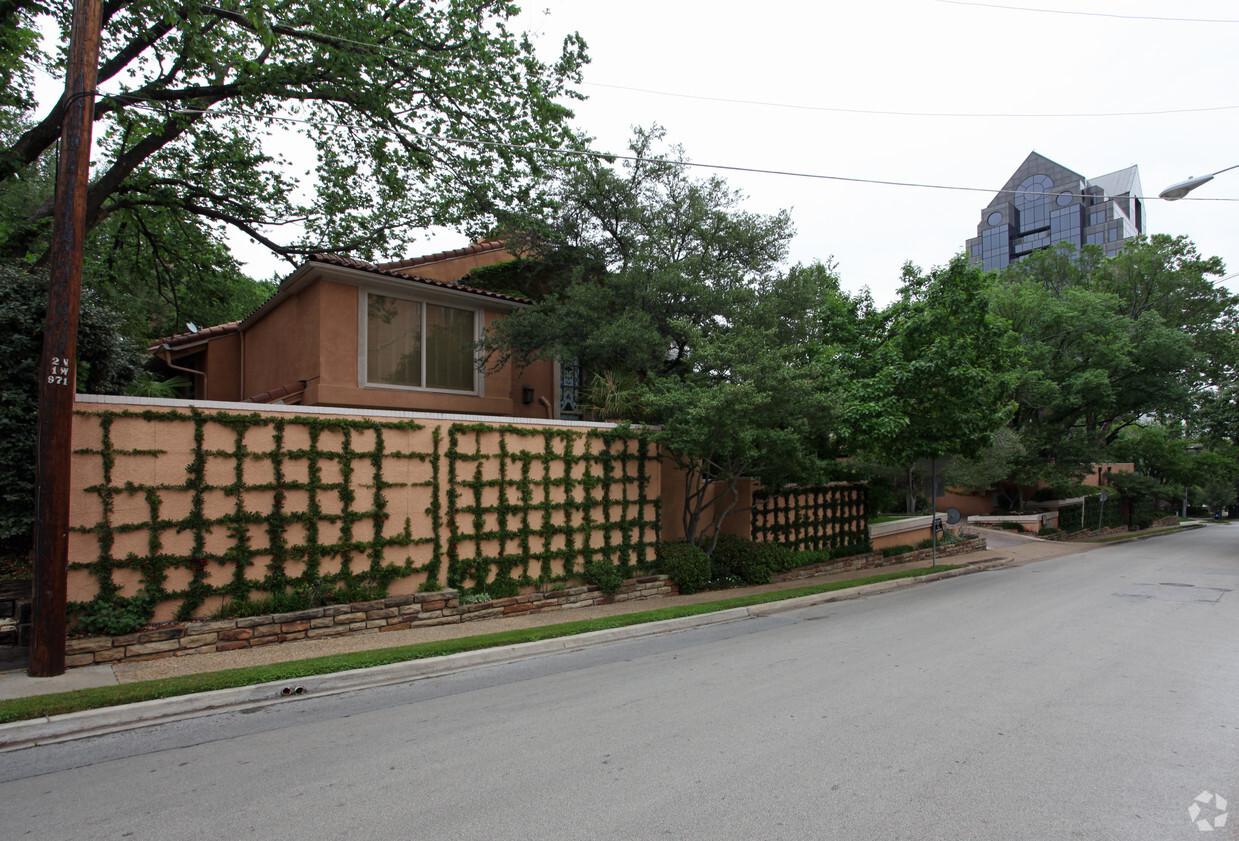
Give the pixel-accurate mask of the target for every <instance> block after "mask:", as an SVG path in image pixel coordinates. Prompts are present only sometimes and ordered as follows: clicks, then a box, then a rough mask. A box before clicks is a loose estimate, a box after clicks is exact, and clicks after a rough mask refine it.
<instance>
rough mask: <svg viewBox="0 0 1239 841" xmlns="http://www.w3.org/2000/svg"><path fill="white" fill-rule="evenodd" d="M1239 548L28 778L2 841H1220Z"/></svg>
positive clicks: (791, 621)
mask: <svg viewBox="0 0 1239 841" xmlns="http://www.w3.org/2000/svg"><path fill="white" fill-rule="evenodd" d="M1237 543H1239V531H1235V530H1234V529H1233V528H1225V527H1218V528H1204V529H1199V530H1196V531H1192V532H1188V533H1183V534H1174V535H1168V536H1165V537H1160V538H1154V539H1150V540H1143V541H1135V542H1130V543H1125V544H1121V545H1113V546H1106V547H1103V548H1099V549H1096V550H1093V551H1089V552H1087V553H1082V554H1066V555H1061V556H1059V557H1048V558H1042V559H1041V560H1039V561H1037V562H1032V561H1031V559H1030V558H1025V559H1024V560H1022V561H1021V562H1019V563H1013V564H1011V565H1009V566H1007V567H1005V568H995V569H993V570H992V571H988V572H985V573H982V574H976V575H964V576H958V577H956V578H954V579H952V580H947V581H941V582H937V583H932V584H927V585H925V586H908V587H902V588H899V589H896V590H892V591H890V592H887V593H885V594H883V595H881V596H880V597H876V598H858V599H851V600H847V601H840V602H831V603H825V604H819V605H815V606H810V607H801V608H798V609H793V610H786V611H779V612H772V613H768V614H765V615H752V616H749V617H748V618H745V619H743V620H739V621H730V622H724V623H716V624H710V625H704V626H697V627H687V628H683V629H681V630H679V631H677V632H674V633H663V634H658V635H654V636H648V637H643V638H640V639H627V640H616V641H612V642H610V643H609V644H607V645H592V646H586V647H583V648H579V649H576V650H571V651H563V652H560V653H558V654H555V655H553V656H537V657H532V658H524V659H520V660H511V661H506V662H496V663H494V664H491V665H488V666H486V667H481V668H470V669H465V670H462V671H458V672H455V673H452V674H446V675H442V676H440V677H433V678H426V679H421V680H412V681H405V682H403V683H393V684H390V685H387V686H379V687H375V688H371V689H367V690H365V691H353V692H345V693H339V694H327V695H316V694H313V693H311V694H307V695H305V696H303V697H294V698H292V699H290V700H288V701H287V702H286V703H282V704H272V705H267V706H261V707H253V708H246V709H237V710H232V711H227V712H223V713H219V714H213V715H209V716H202V717H198V718H191V719H185V720H181V721H173V722H167V723H162V724H159V725H155V726H150V727H145V728H142V729H138V730H130V731H126V732H118V733H112V734H108V735H103V736H96V737H93V738H87V739H76V740H73V741H69V742H65V743H62V744H51V745H46V746H39V747H34V748H28V749H26V750H19V751H12V752H9V753H7V754H6V755H5V761H4V762H3V763H0V803H3V804H5V807H4V809H3V818H2V819H0V820H2V822H0V827H2V828H3V832H2V833H0V834H2V835H3V836H4V837H12V838H18V837H24V836H25V835H27V834H34V835H39V834H42V835H47V833H48V832H49V831H51V832H52V834H53V835H54V837H56V838H59V839H64V841H75V839H85V838H91V839H94V838H108V837H126V838H132V839H137V840H139V841H140V839H148V838H150V839H164V838H169V837H183V836H189V835H190V834H191V833H192V834H193V835H209V836H211V837H219V838H249V837H254V838H268V837H276V836H280V837H284V836H303V837H312V838H315V839H326V838H350V839H352V838H402V839H421V838H441V837H452V838H463V839H474V838H476V839H493V838H496V837H505V836H506V837H517V838H528V837H538V838H545V839H580V838H590V839H621V838H624V839H630V838H656V837H658V838H677V839H679V838H682V839H690V841H695V839H719V838H737V839H739V838H744V839H751V838H762V839H807V838H813V839H834V838H838V839H857V838H875V839H877V838H881V839H885V838H899V839H917V841H922V839H927V840H928V841H937V839H952V841H958V840H959V839H986V841H990V839H994V838H1002V839H1050V838H1053V839H1058V838H1062V839H1066V838H1087V839H1110V838H1113V839H1125V841H1126V840H1127V839H1136V841H1141V839H1149V841H1153V839H1157V841H1163V840H1164V839H1174V838H1184V839H1187V838H1196V837H1200V832H1201V831H1202V830H1203V829H1204V826H1203V825H1202V824H1201V823H1200V822H1202V821H1203V822H1205V823H1207V824H1208V826H1209V831H1210V832H1213V833H1215V834H1214V835H1211V836H1209V837H1216V838H1226V837H1228V836H1226V835H1225V833H1226V832H1232V833H1233V832H1234V827H1233V826H1228V825H1227V824H1226V822H1225V818H1226V817H1227V812H1226V809H1227V808H1228V807H1227V806H1225V805H1223V804H1225V803H1227V802H1228V801H1229V800H1230V799H1233V798H1234V797H1239V764H1237V763H1236V761H1235V759H1236V756H1239V702H1237V701H1236V698H1239V652H1237V651H1236V649H1235V646H1234V645H1233V633H1234V628H1235V627H1236V621H1237V620H1239V598H1236V596H1237V595H1239V594H1236V593H1235V592H1234V589H1235V587H1236V584H1239V552H1236V548H1237ZM1028 545H1030V546H1036V545H1038V544H1028ZM186 659H187V658H186Z"/></svg>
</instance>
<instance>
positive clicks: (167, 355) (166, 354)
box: [163, 342, 207, 400]
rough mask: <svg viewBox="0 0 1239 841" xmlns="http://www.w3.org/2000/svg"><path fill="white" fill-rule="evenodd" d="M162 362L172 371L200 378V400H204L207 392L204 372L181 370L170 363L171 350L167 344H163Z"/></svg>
mask: <svg viewBox="0 0 1239 841" xmlns="http://www.w3.org/2000/svg"><path fill="white" fill-rule="evenodd" d="M163 361H164V362H166V363H167V364H168V367H169V368H171V369H172V370H173V371H183V372H185V373H186V374H190V375H194V376H199V377H202V397H201V399H202V400H205V399H206V390H207V375H206V371H195V370H194V369H193V368H183V367H181V366H180V365H176V364H174V363H173V362H172V348H171V346H170V345H169V344H168V343H167V342H164V345H163ZM190 382H191V383H192V382H193V380H190Z"/></svg>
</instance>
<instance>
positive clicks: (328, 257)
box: [147, 242, 530, 353]
mask: <svg viewBox="0 0 1239 841" xmlns="http://www.w3.org/2000/svg"><path fill="white" fill-rule="evenodd" d="M502 247H503V243H500V242H479V243H474V244H473V245H471V246H468V247H467V248H458V249H456V250H455V251H443V252H440V253H439V254H431V255H429V256H426V257H414V258H413V259H412V260H404V261H402V262H401V263H384V264H383V265H381V266H376V265H375V264H373V263H367V262H366V261H365V260H358V259H355V258H353V257H341V256H340V255H339V254H326V253H316V254H311V255H310V256H309V257H308V258H306V262H305V263H304V264H303V265H308V264H310V263H326V264H328V265H332V266H343V267H344V268H348V269H357V270H359V271H363V272H369V273H370V274H376V275H381V276H383V277H389V278H393V279H395V280H401V281H405V282H407V283H414V284H419V283H420V284H425V285H427V286H437V287H439V288H440V289H452V290H455V291H458V292H468V293H470V294H473V295H481V296H483V297H485V298H495V299H497V300H500V301H511V302H513V303H517V304H528V303H530V301H529V299H528V298H520V297H518V296H516V295H505V294H504V293H502V292H490V291H488V290H486V289H475V288H474V287H472V286H465V285H463V284H460V283H451V282H449V281H445V280H433V279H431V278H428V277H421V276H419V275H414V274H403V273H402V272H396V271H391V270H390V269H389V267H390V266H409V265H414V264H418V263H421V264H425V263H430V262H434V261H435V260H438V259H444V258H445V255H447V256H458V255H460V254H465V253H471V251H472V252H474V253H476V252H479V251H489V250H493V249H494V248H502ZM294 274H295V273H294ZM290 277H291V275H290ZM285 280H287V278H286V279H285ZM282 287H283V284H281V289H282ZM279 295H280V292H279V291H277V292H276V293H275V294H274V295H272V296H271V299H274V298H278V297H279ZM271 299H268V303H269V302H270V300H271ZM262 306H266V304H263V305H262ZM261 308H262V307H259V309H261ZM255 312H257V310H255ZM250 315H253V313H251V314H250ZM248 317H249V316H246V318H248ZM244 321H245V319H241V321H230V322H228V323H227V324H217V325H215V326H214V327H204V328H203V329H201V330H199V331H198V332H197V333H178V334H176V335H175V336H165V337H164V338H162V339H156V340H155V341H153V342H151V344H150V345H149V346H148V347H147V352H148V353H154V352H155V351H157V350H159V348H160V347H161V346H162V345H165V344H167V345H169V346H171V347H174V348H175V347H183V346H185V345H194V344H198V343H199V342H208V341H211V340H212V339H217V338H219V337H220V336H223V335H226V334H228V333H236V332H240V329H241V324H242V323H243V322H244Z"/></svg>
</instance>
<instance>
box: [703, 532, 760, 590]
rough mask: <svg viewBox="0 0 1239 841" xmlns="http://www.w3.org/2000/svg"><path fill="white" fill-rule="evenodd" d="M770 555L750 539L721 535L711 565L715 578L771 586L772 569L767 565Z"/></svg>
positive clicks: (712, 554) (711, 555) (711, 557)
mask: <svg viewBox="0 0 1239 841" xmlns="http://www.w3.org/2000/svg"><path fill="white" fill-rule="evenodd" d="M768 557H770V556H769V554H768V553H767V552H766V551H765V550H763V549H761V548H760V546H759V544H757V543H754V542H753V541H751V540H749V539H748V538H744V537H737V536H736V535H734V534H723V535H719V538H718V543H717V544H716V545H715V547H714V551H713V552H711V553H710V564H711V566H712V567H713V569H714V578H715V579H722V578H726V577H729V576H734V577H736V578H739V579H740V580H741V581H743V582H744V583H746V584H769V583H770V576H771V569H770V567H769V566H768V565H767V564H766V559H767V558H768Z"/></svg>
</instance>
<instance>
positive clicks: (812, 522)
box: [752, 483, 869, 550]
mask: <svg viewBox="0 0 1239 841" xmlns="http://www.w3.org/2000/svg"><path fill="white" fill-rule="evenodd" d="M753 502H754V505H753V515H752V529H753V532H752V533H753V540H756V541H767V542H771V543H780V544H782V545H784V546H787V547H788V548H790V549H794V550H806V549H815V550H816V549H832V550H833V549H840V548H843V547H848V548H857V547H861V546H866V545H868V542H869V488H868V487H867V486H866V485H853V484H846V483H838V484H830V485H820V486H815V487H803V488H794V489H791V490H786V491H780V492H773V493H772V492H764V491H758V492H757V493H756V494H754V500H753Z"/></svg>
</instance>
